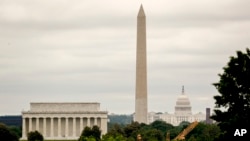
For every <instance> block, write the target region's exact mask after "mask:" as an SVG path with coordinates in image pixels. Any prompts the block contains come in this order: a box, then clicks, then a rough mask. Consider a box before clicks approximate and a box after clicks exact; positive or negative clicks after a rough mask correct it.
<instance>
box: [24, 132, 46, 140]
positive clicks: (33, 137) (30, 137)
mask: <svg viewBox="0 0 250 141" xmlns="http://www.w3.org/2000/svg"><path fill="white" fill-rule="evenodd" d="M28 141H43V135H42V134H41V133H39V132H38V131H31V132H29V133H28Z"/></svg>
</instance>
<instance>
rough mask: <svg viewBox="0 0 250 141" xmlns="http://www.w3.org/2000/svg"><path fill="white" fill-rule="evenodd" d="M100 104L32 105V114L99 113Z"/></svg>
mask: <svg viewBox="0 0 250 141" xmlns="http://www.w3.org/2000/svg"><path fill="white" fill-rule="evenodd" d="M99 110H100V103H30V111H32V112H42V111H47V112H60V111H62V112H76V111H82V112H85V111H99Z"/></svg>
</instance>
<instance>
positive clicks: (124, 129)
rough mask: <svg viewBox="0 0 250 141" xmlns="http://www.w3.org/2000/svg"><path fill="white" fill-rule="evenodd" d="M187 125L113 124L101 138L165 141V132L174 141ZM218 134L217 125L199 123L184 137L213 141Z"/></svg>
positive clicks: (191, 140)
mask: <svg viewBox="0 0 250 141" xmlns="http://www.w3.org/2000/svg"><path fill="white" fill-rule="evenodd" d="M189 124H190V123H189V122H182V123H180V125H179V126H173V125H171V124H168V123H166V122H164V121H154V122H153V123H151V124H149V125H146V124H139V123H138V122H132V123H131V124H127V125H126V126H123V125H122V126H120V125H119V124H114V125H113V126H112V127H110V130H109V131H108V133H107V134H105V135H104V136H103V137H102V141H136V138H137V135H138V134H140V135H141V137H142V140H143V141H165V140H166V135H167V132H169V133H170V139H174V138H175V137H176V136H177V135H178V134H179V133H180V132H181V131H182V130H184V129H185V128H186V127H187V126H188V125H189ZM220 134H221V132H220V128H219V127H218V126H217V125H215V124H211V125H208V124H204V123H199V124H198V125H197V127H196V128H195V129H194V130H193V131H191V132H190V133H189V134H188V135H187V136H186V141H214V140H217V139H218V138H219V136H220Z"/></svg>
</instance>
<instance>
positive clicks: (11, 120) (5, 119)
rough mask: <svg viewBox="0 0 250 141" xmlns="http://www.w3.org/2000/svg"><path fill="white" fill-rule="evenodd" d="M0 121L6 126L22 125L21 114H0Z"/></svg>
mask: <svg viewBox="0 0 250 141" xmlns="http://www.w3.org/2000/svg"><path fill="white" fill-rule="evenodd" d="M0 123H3V124H5V125H8V126H18V127H21V126H22V116H21V115H15V116H14V115H8V116H7V115H6V116H0Z"/></svg>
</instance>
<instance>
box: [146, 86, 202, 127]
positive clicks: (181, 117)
mask: <svg viewBox="0 0 250 141" xmlns="http://www.w3.org/2000/svg"><path fill="white" fill-rule="evenodd" d="M155 120H162V121H165V122H167V123H170V124H172V125H174V126H178V125H179V124H180V123H181V122H183V121H187V122H190V123H191V122H194V121H198V122H200V121H205V120H206V115H205V114H203V113H201V112H199V113H197V114H192V107H191V105H190V101H189V98H188V97H187V95H186V94H185V92H184V86H183V87H182V94H181V95H179V96H178V98H177V101H176V106H175V112H174V114H169V113H155V112H150V113H148V123H152V122H153V121H155Z"/></svg>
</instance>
